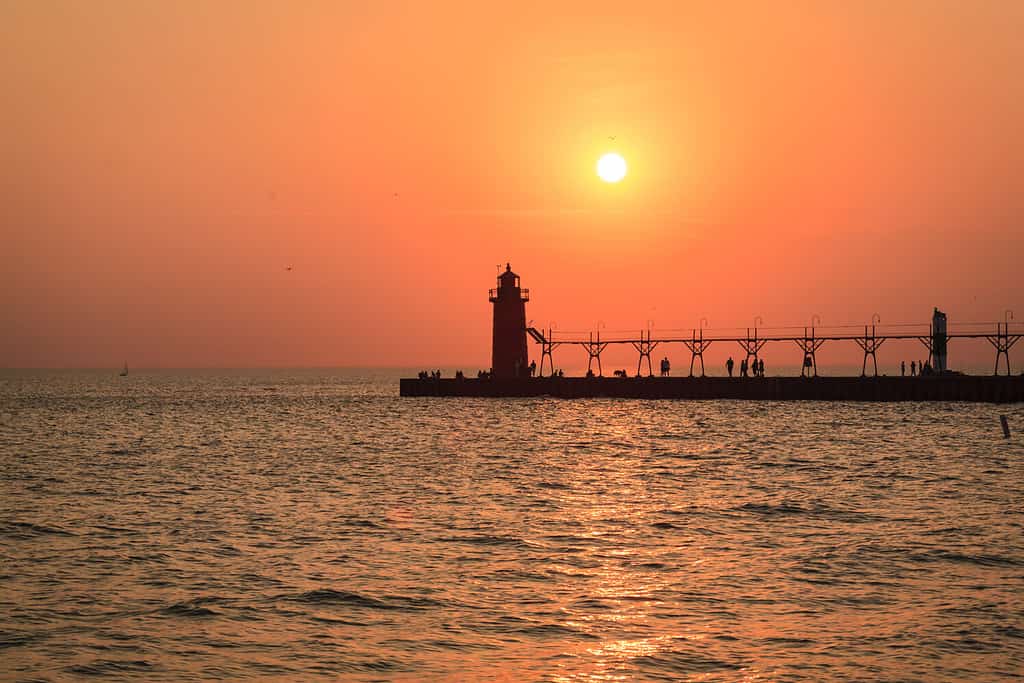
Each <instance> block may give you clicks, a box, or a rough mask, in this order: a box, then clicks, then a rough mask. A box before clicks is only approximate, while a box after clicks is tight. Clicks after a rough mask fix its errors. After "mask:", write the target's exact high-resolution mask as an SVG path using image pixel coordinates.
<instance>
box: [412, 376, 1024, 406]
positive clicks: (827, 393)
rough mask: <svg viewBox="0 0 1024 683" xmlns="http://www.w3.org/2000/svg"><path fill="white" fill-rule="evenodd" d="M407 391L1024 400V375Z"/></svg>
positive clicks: (584, 382)
mask: <svg viewBox="0 0 1024 683" xmlns="http://www.w3.org/2000/svg"><path fill="white" fill-rule="evenodd" d="M400 393H401V395H402V396H475V397H488V398H498V397H531V396H552V397H558V398H598V397H608V398H643V399H659V398H662V399H736V400H760V401H973V402H985V403H1019V402H1024V376H1022V375H1015V376H1010V377H1007V376H986V377H979V376H971V375H941V376H930V377H749V378H746V377H743V378H741V377H736V378H728V377H536V378H509V379H471V378H466V379H448V378H442V379H403V380H401V387H400Z"/></svg>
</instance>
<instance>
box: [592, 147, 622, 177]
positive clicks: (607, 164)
mask: <svg viewBox="0 0 1024 683" xmlns="http://www.w3.org/2000/svg"><path fill="white" fill-rule="evenodd" d="M597 175H598V176H599V177H600V178H601V180H603V181H605V182H606V183H617V182H619V181H620V180H622V179H623V178H625V177H626V160H625V159H623V158H622V157H621V156H620V155H618V154H616V153H615V152H609V153H608V154H605V155H604V156H602V157H601V158H600V159H598V160H597Z"/></svg>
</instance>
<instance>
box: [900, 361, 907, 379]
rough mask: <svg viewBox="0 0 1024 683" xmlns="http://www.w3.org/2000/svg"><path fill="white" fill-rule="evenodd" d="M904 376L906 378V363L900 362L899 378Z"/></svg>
mask: <svg viewBox="0 0 1024 683" xmlns="http://www.w3.org/2000/svg"><path fill="white" fill-rule="evenodd" d="M906 376H907V361H905V360H901V361H900V377H906Z"/></svg>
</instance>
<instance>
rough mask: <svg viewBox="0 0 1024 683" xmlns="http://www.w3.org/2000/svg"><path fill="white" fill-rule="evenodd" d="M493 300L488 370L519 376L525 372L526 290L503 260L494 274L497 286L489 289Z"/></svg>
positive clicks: (495, 374)
mask: <svg viewBox="0 0 1024 683" xmlns="http://www.w3.org/2000/svg"><path fill="white" fill-rule="evenodd" d="M489 295H490V296H489V298H490V300H491V303H492V304H494V331H493V333H492V336H491V344H492V345H491V373H492V376H494V377H497V378H507V377H522V376H523V375H525V374H526V373H527V370H526V366H527V364H528V363H529V358H528V357H527V354H526V302H527V301H529V300H530V290H528V289H521V288H520V287H519V276H518V275H516V274H515V273H513V272H512V266H511V265H510V264H507V263H506V264H505V272H504V273H502V274H501V275H499V276H498V288H497V289H492V290H491V291H490V292H489Z"/></svg>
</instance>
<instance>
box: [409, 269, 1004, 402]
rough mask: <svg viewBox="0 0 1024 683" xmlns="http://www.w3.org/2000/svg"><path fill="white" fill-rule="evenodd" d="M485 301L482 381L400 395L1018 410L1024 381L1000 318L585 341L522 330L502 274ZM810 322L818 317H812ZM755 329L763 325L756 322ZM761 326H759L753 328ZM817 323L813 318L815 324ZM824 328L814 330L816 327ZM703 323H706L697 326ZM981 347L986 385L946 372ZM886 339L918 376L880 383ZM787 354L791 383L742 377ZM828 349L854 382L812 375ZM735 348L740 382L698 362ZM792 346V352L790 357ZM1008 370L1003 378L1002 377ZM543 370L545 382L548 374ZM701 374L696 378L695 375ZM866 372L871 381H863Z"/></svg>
mask: <svg viewBox="0 0 1024 683" xmlns="http://www.w3.org/2000/svg"><path fill="white" fill-rule="evenodd" d="M488 298H489V300H490V301H491V303H492V304H494V325H493V336H492V354H491V359H492V365H491V370H490V371H489V372H488V373H483V375H482V376H481V377H478V378H475V379H471V378H465V377H461V376H460V377H457V378H451V379H449V378H441V377H436V376H421V377H420V378H418V379H402V380H401V383H400V393H401V395H402V396H479V397H484V396H487V397H517V396H518V397H529V396H558V397H563V398H584V397H616V398H680V399H750V400H813V401H984V402H993V403H1012V402H1021V401H1024V374H1020V375H1012V374H1011V369H1010V349H1011V348H1013V346H1014V345H1015V344H1016V343H1017V342H1018V341H1020V339H1021V338H1022V337H1024V324H1022V323H1012V322H1011V320H1012V317H1013V314H1012V312H1011V311H1006V312H1005V315H1004V320H1003V322H1001V323H1000V322H995V323H962V324H959V325H955V324H954V325H951V324H949V323H948V321H947V318H946V314H945V313H943V312H941V311H939V309H938V308H936V309H935V310H934V312H933V314H932V320H931V323H929V324H909V325H888V326H882V325H881V324H880V322H881V321H880V319H879V318H878V316H877V315H876V316H873V318H872V320H871V322H870V324H867V325H863V326H859V325H858V326H829V327H825V328H823V327H821V326H820V325H818V324H812V325H810V326H806V327H784V328H764V327H763V326H759V325H756V324H755V326H753V327H750V328H745V329H742V330H734V331H729V330H719V331H710V330H707V329H706V328H705V327H704V326H703V324H702V326H701V327H700V328H694V329H691V330H688V331H686V332H683V331H680V330H669V331H668V332H667V333H664V334H659V335H658V336H655V335H654V333H653V330H652V329H650V328H648V329H646V330H639V331H638V332H637V334H635V335H633V334H618V335H612V336H608V335H607V334H606V335H605V336H603V337H602V335H601V331H600V330H598V331H596V332H588V333H585V334H586V336H583V334H580V333H576V334H567V333H563V334H556V332H555V331H553V330H552V329H550V328H549V329H547V330H540V329H537V328H536V327H533V326H528V324H527V322H526V303H527V302H528V301H529V299H530V294H529V290H528V289H523V288H522V287H521V286H520V278H519V276H518V275H516V274H515V273H514V272H512V267H511V265H506V268H505V272H504V273H502V274H501V275H499V276H498V287H497V288H495V289H491V290H490V291H489V293H488ZM815 317H816V316H815ZM758 321H759V319H758ZM755 322H757V321H755ZM812 322H813V319H812ZM819 322H820V321H819ZM702 323H703V321H702ZM527 338H529V339H532V340H533V341H534V342H535V344H536V345H537V346H538V347H539V349H540V363H539V365H538V364H537V363H536V361H535V362H534V363H530V362H529V351H528V348H527ZM969 339H983V340H985V341H987V342H988V343H989V344H990V345H991V346H992V347H993V349H994V351H995V363H994V371H993V374H992V375H991V376H970V375H964V374H961V373H958V372H955V371H952V370H951V369H950V368H949V367H948V353H949V345H950V342H951V341H954V342H955V341H957V340H969ZM890 340H912V341H917V342H919V343H920V344H922V346H923V351H924V352H925V353H926V354H927V361H924V362H922V366H923V367H917V364H916V363H914V364H912V371H911V373H910V376H895V377H886V376H879V374H878V351H879V349H880V348H881V347H882V345H883V344H884V343H885V342H887V341H890ZM769 343H771V344H783V345H786V346H789V345H792V346H791V347H790V348H793V353H794V354H799V355H797V356H796V358H802V362H801V364H800V366H801V373H800V375H799V376H797V377H763V376H757V373H753V375H752V376H747V375H748V373H747V372H746V370H745V368H746V367H753V368H756V367H757V362H758V360H759V359H760V355H761V352H762V350H763V349H764V347H765V345H767V344H769ZM826 343H833V344H834V343H854V344H856V345H857V346H858V347H860V349H861V351H862V353H863V362H862V364H861V374H860V376H859V377H822V376H819V375H818V360H817V352H818V350H819V349H820V348H821V347H822V346H823V345H824V344H826ZM673 344H675V345H680V346H682V347H684V348H685V349H686V350H687V351H688V352H689V360H690V363H689V368H688V373H687V375H686V376H685V377H670V376H667V375H668V374H669V373H668V371H667V368H665V367H663V368H662V369H661V372H659V376H655V374H654V365H653V362H652V360H651V356H652V354H653V353H654V351H655V350H656V349H664V348H666V347H668V346H670V345H673ZM722 344H728V345H736V347H738V350H739V353H738V357H739V358H740V359H742V362H741V363H738V364H737V365H738V366H740V367H742V368H744V370H742V371H741V372H740V373H737V374H738V375H742V376H736V377H733V376H732V368H730V370H729V372H730V376H729V377H708V376H706V374H705V368H704V353H705V352H706V351H707V350H708V348H710V347H711V346H712V345H722ZM612 345H627V346H630V347H632V348H633V349H634V350H635V351H636V352H637V366H636V375H635V376H632V377H631V376H628V375H627V373H625V372H624V371H618V372H616V373H615V375H616V376H615V377H605V376H604V368H603V367H602V364H601V355H602V353H603V352H604V351H605V350H606V349H607V348H608V347H609V346H612ZM560 347H579V349H580V351H582V352H583V353H585V354H586V356H587V374H586V376H585V377H564V376H562V374H561V373H560V372H556V370H555V364H554V352H555V350H556V349H558V348H560ZM794 347H795V348H794ZM1003 368H1005V373H1004V374H1001V373H1000V370H1001V369H1003ZM545 370H546V371H547V374H545ZM698 371H699V372H698ZM869 371H870V374H869Z"/></svg>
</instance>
